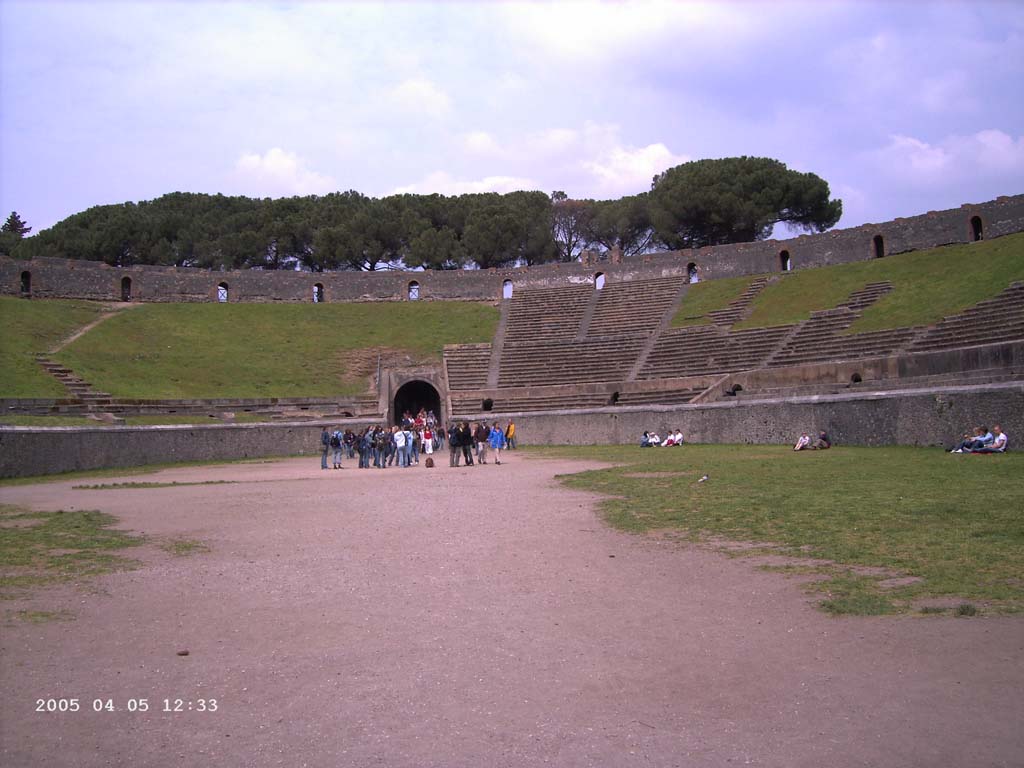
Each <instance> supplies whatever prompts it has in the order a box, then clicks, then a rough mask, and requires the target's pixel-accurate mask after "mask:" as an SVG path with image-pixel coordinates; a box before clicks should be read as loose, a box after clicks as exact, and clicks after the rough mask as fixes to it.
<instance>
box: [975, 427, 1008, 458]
mask: <svg viewBox="0 0 1024 768" xmlns="http://www.w3.org/2000/svg"><path fill="white" fill-rule="evenodd" d="M992 431H993V432H995V436H994V437H993V438H992V442H991V443H990V444H989V445H985V446H982V447H981V448H978V449H977V450H975V451H971V453H1006V443H1007V437H1006V433H1005V432H1003V428H1002V427H1001V426H999V425H998V424H995V425H993V427H992Z"/></svg>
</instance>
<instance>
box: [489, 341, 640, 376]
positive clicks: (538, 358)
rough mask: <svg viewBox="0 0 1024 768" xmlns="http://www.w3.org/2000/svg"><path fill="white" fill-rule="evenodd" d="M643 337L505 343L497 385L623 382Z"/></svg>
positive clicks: (638, 351)
mask: <svg viewBox="0 0 1024 768" xmlns="http://www.w3.org/2000/svg"><path fill="white" fill-rule="evenodd" d="M643 343H644V338H643V337H636V336H630V337H624V336H619V337H615V338H608V339H600V340H590V341H580V342H555V343H546V344H518V345H510V344H507V343H506V344H505V347H504V349H503V350H502V353H501V372H500V375H499V379H498V385H499V386H502V387H528V386H537V385H543V384H579V383H583V382H588V381H624V380H625V379H626V376H627V374H628V373H629V370H630V368H631V367H632V366H633V364H634V363H635V362H636V359H637V357H638V356H639V354H640V350H641V348H642V346H643Z"/></svg>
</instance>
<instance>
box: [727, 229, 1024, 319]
mask: <svg viewBox="0 0 1024 768" xmlns="http://www.w3.org/2000/svg"><path fill="white" fill-rule="evenodd" d="M882 280H889V281H890V282H891V283H892V284H893V290H892V291H891V292H890V293H889V294H888V295H886V296H883V297H882V298H881V299H880V300H879V301H878V302H876V303H875V304H873V305H872V306H870V307H868V308H867V309H866V310H865V311H864V316H863V317H862V318H861V319H860V320H858V321H857V322H856V323H854V324H853V326H852V327H851V328H850V331H849V332H850V333H860V332H863V331H876V330H881V329H884V328H899V327H902V326H914V325H928V324H931V323H934V322H937V321H938V320H941V319H942V318H943V317H944V316H947V315H952V314H956V313H957V312H960V311H962V310H964V309H966V308H967V307H969V306H971V305H972V304H976V303H978V302H979V301H981V300H983V299H987V298H990V297H992V296H995V295H996V294H997V293H999V292H1000V291H1002V290H1003V289H1005V288H1007V287H1009V285H1010V283H1012V282H1014V281H1016V280H1024V233H1021V234H1016V235H1008V236H1006V237H1000V238H998V239H996V240H986V241H983V242H979V243H970V244H967V245H951V246H947V247H944V248H932V249H929V250H925V251H914V252H912V253H903V254H899V255H896V256H887V257H885V258H883V259H873V260H871V261H861V262H857V263H855V264H841V265H837V266H833V267H821V268H819V269H806V270H798V271H796V272H793V273H792V274H790V275H787V276H786V277H785V278H784V279H782V280H779V281H778V282H776V283H774V284H772V285H769V286H768V287H767V288H765V290H764V291H762V292H761V293H760V294H759V295H758V296H757V297H756V298H755V299H754V302H753V312H752V313H751V315H750V317H748V318H747V319H746V320H743V321H742V322H740V323H737V324H736V326H735V328H756V327H762V326H772V325H787V324H790V323H796V322H799V321H801V320H806V319H807V318H808V317H810V314H811V312H812V311H814V310H820V309H829V308H832V307H835V306H837V305H838V304H840V303H841V302H842V301H844V300H845V299H846V297H847V296H849V294H850V293H851V292H853V291H856V290H859V289H860V288H863V287H864V286H865V285H866V284H868V283H873V282H880V281H882Z"/></svg>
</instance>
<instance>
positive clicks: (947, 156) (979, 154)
mask: <svg viewBox="0 0 1024 768" xmlns="http://www.w3.org/2000/svg"><path fill="white" fill-rule="evenodd" d="M869 155H870V158H871V160H872V161H873V163H874V164H875V165H876V166H877V167H878V168H879V170H881V171H882V172H883V173H886V174H888V175H890V176H893V177H896V178H900V179H902V180H904V181H906V182H909V183H911V184H924V183H936V182H942V181H950V182H952V181H958V180H962V179H966V178H971V177H975V176H978V175H979V174H983V175H985V176H991V177H1007V178H1015V181H1016V182H1017V183H1018V185H1019V183H1020V182H1021V180H1022V179H1021V173H1022V172H1024V136H1020V137H1017V138H1016V139H1014V138H1013V137H1012V136H1010V135H1009V134H1007V133H1004V132H1003V131H1000V130H995V129H987V130H984V131H979V132H977V133H974V134H971V135H969V136H947V137H946V138H944V139H942V140H941V141H939V142H937V143H934V144H932V143H928V142H926V141H923V140H921V139H917V138H914V137H913V136H902V135H896V136H892V137H891V138H890V140H889V143H888V144H887V145H886V146H885V147H883V148H881V149H879V150H876V151H874V152H872V153H869Z"/></svg>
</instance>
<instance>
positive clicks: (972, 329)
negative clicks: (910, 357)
mask: <svg viewBox="0 0 1024 768" xmlns="http://www.w3.org/2000/svg"><path fill="white" fill-rule="evenodd" d="M1020 338H1024V283H1014V284H1013V285H1011V286H1010V287H1009V288H1007V289H1006V290H1005V291H1003V292H1002V293H1000V294H999V295H998V296H996V297H994V298H991V299H986V300H985V301H981V302H978V303H977V304H975V305H974V306H972V307H969V308H968V309H965V310H964V311H963V312H961V313H959V314H957V315H953V316H951V317H947V318H944V319H943V320H942V321H941V322H939V323H937V324H936V325H934V326H932V327H931V328H930V329H928V330H927V331H925V332H924V333H922V334H921V335H920V336H918V338H916V339H915V340H914V342H913V343H912V344H911V345H910V346H909V351H911V352H927V351H931V350H940V349H953V348H955V347H965V346H975V345H977V344H990V343H994V342H1000V341H1012V340H1014V339H1020Z"/></svg>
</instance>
